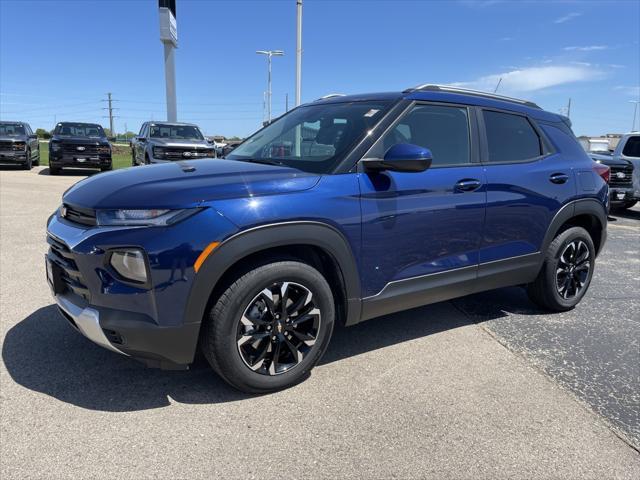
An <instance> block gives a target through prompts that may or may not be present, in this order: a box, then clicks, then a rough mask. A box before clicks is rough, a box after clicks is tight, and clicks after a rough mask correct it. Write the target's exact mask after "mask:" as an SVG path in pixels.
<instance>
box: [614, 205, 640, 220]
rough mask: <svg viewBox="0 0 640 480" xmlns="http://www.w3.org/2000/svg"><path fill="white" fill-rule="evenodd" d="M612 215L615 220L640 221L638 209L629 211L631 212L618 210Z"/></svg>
mask: <svg viewBox="0 0 640 480" xmlns="http://www.w3.org/2000/svg"><path fill="white" fill-rule="evenodd" d="M609 215H611V216H612V217H614V218H616V217H617V218H628V219H630V220H640V210H638V209H637V208H634V209H629V210H616V211H614V212H611V213H610V214H609Z"/></svg>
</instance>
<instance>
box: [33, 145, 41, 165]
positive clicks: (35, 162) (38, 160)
mask: <svg viewBox="0 0 640 480" xmlns="http://www.w3.org/2000/svg"><path fill="white" fill-rule="evenodd" d="M33 165H34V166H36V167H39V166H40V148H38V157H37V159H36V160H34V161H33Z"/></svg>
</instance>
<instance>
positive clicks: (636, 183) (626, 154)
mask: <svg viewBox="0 0 640 480" xmlns="http://www.w3.org/2000/svg"><path fill="white" fill-rule="evenodd" d="M589 155H590V156H591V158H593V159H594V160H595V161H596V162H599V163H602V164H604V165H608V166H609V167H610V168H611V177H610V180H609V187H610V189H611V194H612V195H611V206H612V207H613V208H631V207H633V206H634V205H635V204H636V203H637V202H638V201H640V132H632V133H627V134H626V135H624V136H623V137H622V138H621V139H620V141H619V142H618V146H617V147H616V149H615V150H614V151H613V152H589ZM629 165H631V166H632V167H633V168H632V169H631V168H629Z"/></svg>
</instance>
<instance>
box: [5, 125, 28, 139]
mask: <svg viewBox="0 0 640 480" xmlns="http://www.w3.org/2000/svg"><path fill="white" fill-rule="evenodd" d="M18 135H25V130H24V125H22V124H21V123H2V124H0V136H3V137H16V136H18Z"/></svg>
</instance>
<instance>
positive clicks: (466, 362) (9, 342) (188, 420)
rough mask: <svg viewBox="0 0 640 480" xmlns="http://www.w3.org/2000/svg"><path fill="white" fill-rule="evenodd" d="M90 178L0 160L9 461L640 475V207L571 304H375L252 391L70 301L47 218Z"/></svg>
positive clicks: (204, 474)
mask: <svg viewBox="0 0 640 480" xmlns="http://www.w3.org/2000/svg"><path fill="white" fill-rule="evenodd" d="M39 173H45V174H44V175H42V174H39ZM81 178H83V177H82V176H74V175H71V174H69V175H65V176H60V177H50V176H48V175H46V169H44V168H34V169H33V170H32V171H31V172H23V171H13V170H8V171H0V338H1V339H2V346H1V349H2V361H1V362H0V476H1V477H2V478H3V479H13V478H136V479H137V478H243V479H244V478H261V479H264V478H301V477H305V478H380V479H383V478H384V479H388V478H402V479H405V478H438V479H440V478H456V479H457V478H474V479H475V478H487V479H488V478H491V479H494V478H523V479H524V478H527V479H529V478H593V479H608V478H633V479H636V478H640V454H639V453H638V448H639V445H638V425H639V423H640V422H639V420H638V412H639V410H640V407H639V401H638V392H639V391H640V385H639V375H638V368H639V365H640V357H639V349H638V339H639V337H640V336H639V335H638V333H639V314H638V308H639V296H640V293H638V285H639V284H640V273H639V266H640V252H639V248H640V247H639V243H640V240H639V239H640V235H639V234H640V210H634V211H632V212H630V213H629V214H628V215H627V216H626V218H619V217H618V218H615V219H614V220H612V221H611V223H610V230H609V236H610V238H609V241H608V243H607V246H606V248H605V251H604V253H603V254H602V257H600V258H599V260H598V263H597V266H596V272H597V273H596V276H595V278H594V281H593V283H592V285H591V288H590V291H589V292H588V294H587V298H586V299H585V301H584V302H583V303H581V304H580V305H579V306H578V308H576V309H575V310H574V311H572V312H568V313H565V314H561V315H549V314H545V313H544V312H541V311H538V310H536V309H535V308H533V307H532V305H531V304H530V303H529V302H528V300H527V299H526V297H525V296H524V295H522V294H521V292H520V291H519V290H518V289H502V290H496V291H493V292H488V293H484V294H480V295H475V296H471V297H466V298H464V299H460V300H456V301H454V302H445V303H440V304H436V305H431V306H428V307H424V308H420V309H415V310H411V311H407V312H403V313H400V314H396V315H391V316H387V317H383V318H380V319H375V320H371V321H369V322H365V323H363V324H360V325H357V326H355V327H352V328H347V329H345V328H342V329H338V330H337V331H336V332H335V334H334V338H333V339H332V343H331V345H330V347H329V350H328V351H327V354H326V355H325V357H324V358H323V360H322V362H321V364H320V365H319V366H318V367H317V368H316V369H314V371H313V373H312V375H311V376H310V378H309V379H308V380H307V381H305V382H304V383H302V384H301V385H299V386H296V387H294V388H291V389H289V390H286V391H283V392H279V393H276V394H271V395H264V396H248V395H244V394H240V393H238V392H236V391H234V390H232V389H231V388H229V387H227V386H226V384H224V383H223V382H222V381H221V380H220V379H218V378H217V377H216V376H215V375H214V374H213V373H212V372H211V370H210V369H209V367H208V366H207V365H206V362H204V361H203V360H202V359H201V358H199V359H198V360H197V361H196V364H195V365H194V367H193V368H192V369H191V370H190V371H183V372H165V371H159V370H150V369H146V368H144V367H143V366H142V365H140V364H138V363H137V362H135V361H133V360H130V359H128V358H125V357H123V356H120V355H118V354H115V353H112V352H110V351H107V350H105V349H102V348H101V347H99V346H97V345H94V344H93V343H91V342H90V341H88V340H86V339H85V338H83V337H82V336H80V335H78V334H77V333H76V332H74V331H73V330H72V329H71V328H70V327H69V326H68V325H67V324H66V322H65V320H64V319H62V318H61V317H60V316H59V314H58V313H57V311H56V308H55V306H54V305H53V302H52V300H51V297H50V293H49V290H48V286H47V284H46V281H45V272H44V261H43V255H44V253H45V252H46V249H47V245H46V242H45V221H46V219H47V217H48V216H49V215H50V214H51V212H53V210H54V209H55V208H56V207H57V206H58V205H59V202H60V196H61V194H62V192H63V191H64V190H65V189H66V188H68V187H69V186H70V185H72V184H73V183H74V182H76V181H78V180H80V179H81Z"/></svg>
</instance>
